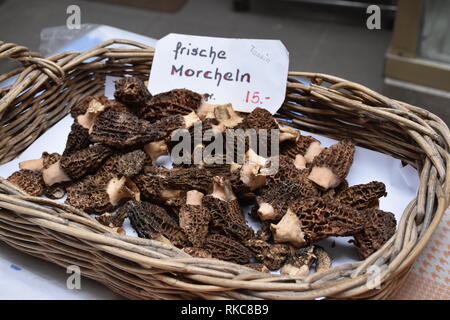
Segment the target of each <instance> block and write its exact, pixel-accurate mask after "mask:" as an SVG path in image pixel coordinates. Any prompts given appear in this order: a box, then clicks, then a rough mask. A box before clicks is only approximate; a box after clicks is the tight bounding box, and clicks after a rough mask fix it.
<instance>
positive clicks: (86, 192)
mask: <svg viewBox="0 0 450 320" xmlns="http://www.w3.org/2000/svg"><path fill="white" fill-rule="evenodd" d="M130 198H132V199H135V200H139V199H140V191H139V189H138V188H137V187H136V185H135V184H134V182H133V181H131V180H130V179H129V178H127V177H121V178H117V177H113V178H111V177H110V175H107V174H104V173H101V174H100V173H98V174H95V175H90V176H86V177H84V178H83V179H81V180H80V181H77V182H75V183H73V184H72V185H70V186H69V187H67V199H66V202H67V203H68V204H70V205H73V206H74V207H76V208H79V209H81V210H84V211H86V212H88V213H95V214H102V213H104V212H106V211H113V210H114V209H115V208H116V207H117V206H119V205H120V204H121V203H122V202H123V201H124V200H126V199H130Z"/></svg>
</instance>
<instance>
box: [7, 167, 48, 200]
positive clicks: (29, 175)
mask: <svg viewBox="0 0 450 320" xmlns="http://www.w3.org/2000/svg"><path fill="white" fill-rule="evenodd" d="M6 180H8V181H9V182H11V183H12V184H13V185H15V186H17V187H18V188H19V189H21V190H22V191H24V192H26V193H27V194H29V195H30V196H40V195H41V194H42V193H43V192H44V188H45V185H44V180H43V179H42V173H41V172H39V171H32V170H23V169H22V170H19V171H16V172H14V173H13V174H12V175H10V176H9V177H8V178H7V179H6Z"/></svg>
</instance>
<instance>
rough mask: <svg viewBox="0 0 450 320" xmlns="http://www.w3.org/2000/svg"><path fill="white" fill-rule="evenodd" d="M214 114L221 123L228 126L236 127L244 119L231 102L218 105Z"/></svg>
mask: <svg viewBox="0 0 450 320" xmlns="http://www.w3.org/2000/svg"><path fill="white" fill-rule="evenodd" d="M214 116H215V118H216V119H217V120H218V121H219V122H220V124H222V125H224V126H225V127H227V128H234V127H235V126H237V125H238V124H239V123H241V122H242V121H243V120H244V118H242V117H240V116H239V115H238V114H237V113H236V111H234V109H233V106H232V105H231V103H228V104H224V105H219V106H216V107H215V108H214Z"/></svg>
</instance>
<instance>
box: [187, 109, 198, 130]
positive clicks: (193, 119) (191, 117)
mask: <svg viewBox="0 0 450 320" xmlns="http://www.w3.org/2000/svg"><path fill="white" fill-rule="evenodd" d="M183 119H184V127H185V128H186V129H189V128H190V127H192V126H193V125H194V124H196V123H197V122H200V121H201V120H200V118H199V117H198V116H197V114H196V113H195V112H194V111H192V112H191V113H189V114H188V115H185V116H183Z"/></svg>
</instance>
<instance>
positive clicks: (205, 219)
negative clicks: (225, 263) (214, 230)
mask: <svg viewBox="0 0 450 320" xmlns="http://www.w3.org/2000/svg"><path fill="white" fill-rule="evenodd" d="M202 198H203V193H201V192H198V191H196V190H191V191H189V192H187V195H186V204H185V205H183V206H182V207H181V209H180V213H179V222H180V227H181V229H182V230H183V231H184V232H185V234H186V235H187V237H188V239H189V241H190V242H191V243H192V244H193V245H194V246H196V247H201V246H202V245H203V243H204V242H205V239H206V237H207V235H208V230H209V229H208V226H209V222H210V215H209V211H208V210H206V208H204V207H203V205H202Z"/></svg>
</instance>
